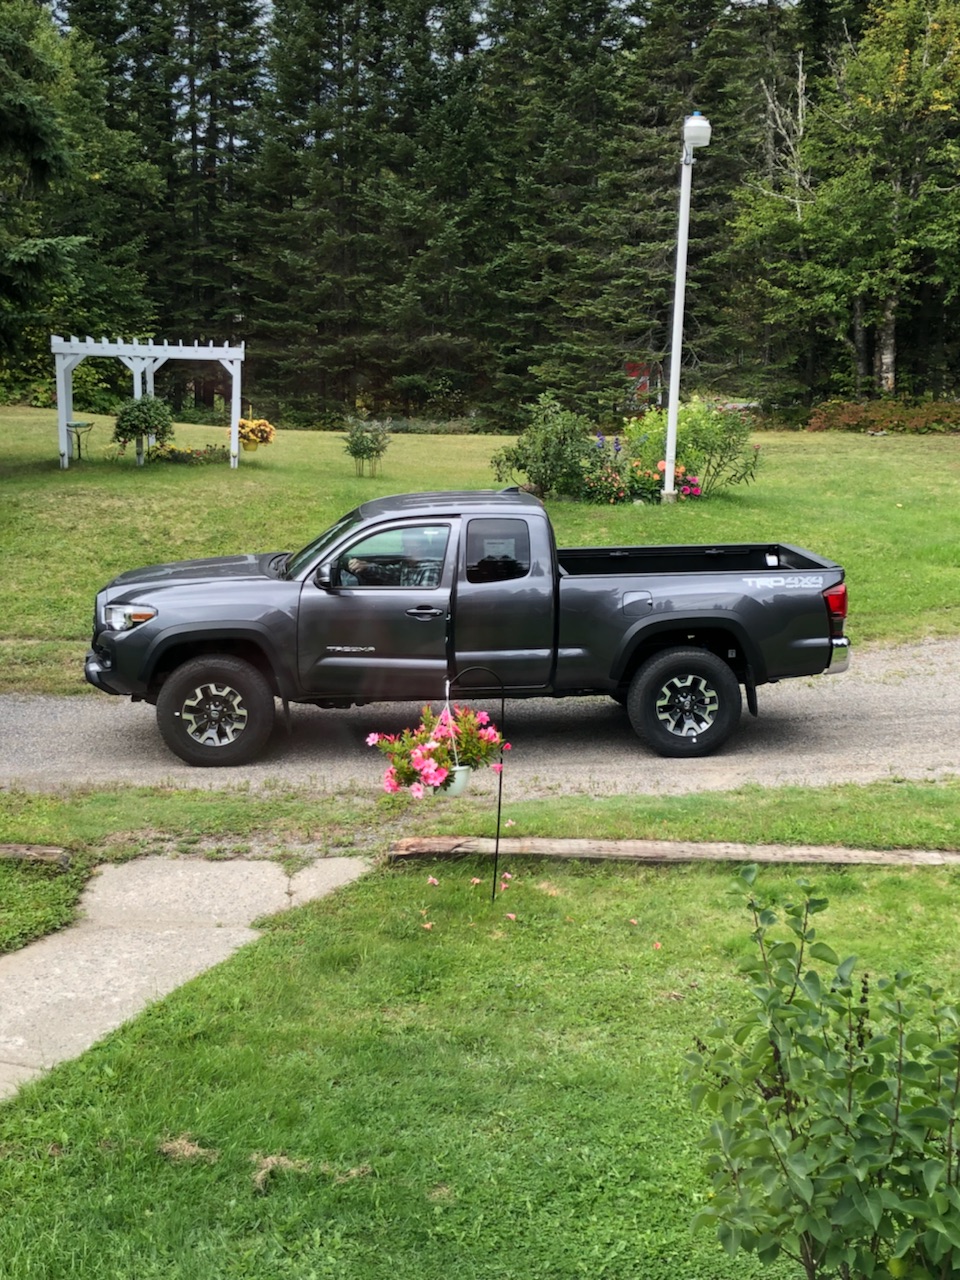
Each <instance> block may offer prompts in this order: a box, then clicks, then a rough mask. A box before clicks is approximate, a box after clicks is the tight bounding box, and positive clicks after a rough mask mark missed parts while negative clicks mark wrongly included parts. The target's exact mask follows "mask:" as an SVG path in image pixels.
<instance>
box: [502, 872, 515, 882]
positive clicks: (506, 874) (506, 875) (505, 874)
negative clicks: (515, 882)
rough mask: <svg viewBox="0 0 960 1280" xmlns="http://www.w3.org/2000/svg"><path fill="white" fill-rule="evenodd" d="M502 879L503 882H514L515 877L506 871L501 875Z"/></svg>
mask: <svg viewBox="0 0 960 1280" xmlns="http://www.w3.org/2000/svg"><path fill="white" fill-rule="evenodd" d="M500 879H501V880H512V879H513V876H512V875H511V874H510V872H509V871H504V872H503V873H502V874H501V876H500Z"/></svg>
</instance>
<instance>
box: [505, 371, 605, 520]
mask: <svg viewBox="0 0 960 1280" xmlns="http://www.w3.org/2000/svg"><path fill="white" fill-rule="evenodd" d="M528 413H529V415H530V422H529V425H528V426H527V427H526V429H525V430H524V431H523V433H522V434H521V435H520V438H519V439H518V440H517V442H516V444H513V445H505V446H504V447H503V448H502V449H498V450H497V452H496V453H495V454H494V455H493V457H492V458H491V459H490V465H491V467H492V468H493V473H494V475H495V476H496V478H497V480H498V481H499V482H500V483H501V484H510V483H514V484H516V483H518V482H519V481H520V478H521V477H526V480H527V483H528V484H529V486H530V488H531V489H532V490H533V491H534V492H535V493H537V494H539V495H540V497H547V496H548V495H549V494H558V495H561V496H565V497H570V498H578V497H581V496H582V494H583V488H584V470H585V468H586V467H587V466H588V465H589V462H590V461H591V456H590V455H591V450H593V449H595V448H596V444H595V440H594V435H593V432H594V426H593V423H592V422H591V421H590V419H589V418H585V417H584V416H583V415H582V414H579V413H572V412H571V411H570V410H569V409H564V408H563V406H562V405H561V404H560V402H559V401H558V400H555V399H554V398H553V397H552V396H550V395H542V396H541V397H540V398H539V400H538V401H537V402H536V404H535V405H533V406H531V407H530V408H529V409H528Z"/></svg>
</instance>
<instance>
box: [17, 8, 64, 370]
mask: <svg viewBox="0 0 960 1280" xmlns="http://www.w3.org/2000/svg"><path fill="white" fill-rule="evenodd" d="M61 71H62V63H61V49H60V41H59V37H58V35H57V33H56V30H55V28H54V26H53V23H52V21H51V20H50V18H49V16H48V15H47V13H46V11H45V10H43V9H42V8H40V7H38V6H37V5H35V4H33V3H31V2H30V0H0V209H2V217H0V352H3V353H6V354H7V355H9V354H10V353H14V352H16V351H17V349H18V348H20V347H22V343H23V337H24V333H25V329H26V327H27V326H29V324H30V322H31V320H32V318H33V315H34V313H35V309H36V307H37V305H38V303H39V302H40V301H41V300H42V298H43V297H44V295H45V293H46V292H47V291H48V290H49V289H51V288H52V287H54V286H55V285H56V284H57V283H58V282H61V281H64V280H66V279H67V278H68V277H69V275H70V273H71V271H72V269H73V255H74V253H75V251H76V249H77V247H78V246H77V242H76V240H74V239H72V238H71V237H69V236H57V235H50V234H46V233H45V231H44V227H43V220H42V196H43V192H44V190H45V189H46V188H48V187H49V185H50V183H51V182H53V181H55V180H56V179H58V178H60V177H63V176H64V175H66V174H67V173H68V172H69V171H70V160H69V148H68V146H67V135H66V130H65V128H64V124H63V121H62V119H61V117H60V116H59V114H58V112H57V109H56V103H55V93H56V86H57V82H58V79H59V77H60V75H61Z"/></svg>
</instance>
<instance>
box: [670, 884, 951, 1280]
mask: <svg viewBox="0 0 960 1280" xmlns="http://www.w3.org/2000/svg"><path fill="white" fill-rule="evenodd" d="M756 874H757V869H756V867H755V866H751V867H744V868H743V869H742V871H741V872H740V876H739V885H740V887H741V889H742V890H744V891H745V892H746V895H747V899H746V901H747V908H748V911H749V913H750V918H751V921H752V924H753V932H752V934H751V937H752V941H753V943H754V950H753V952H752V953H751V954H750V955H749V956H748V957H747V959H746V960H744V961H743V962H742V964H741V968H742V969H743V971H744V973H745V975H746V977H747V980H748V982H749V984H750V993H751V996H752V1000H753V1007H752V1011H751V1012H750V1013H749V1014H748V1015H747V1016H746V1017H745V1018H743V1019H741V1020H739V1021H738V1022H736V1023H735V1024H733V1025H730V1024H728V1023H727V1022H726V1021H724V1020H723V1019H720V1020H718V1021H717V1022H716V1023H715V1025H714V1027H713V1029H712V1031H710V1032H709V1033H708V1035H707V1039H708V1040H709V1042H710V1043H709V1047H708V1045H707V1044H705V1043H703V1042H698V1043H697V1047H696V1051H694V1052H691V1053H689V1054H688V1055H687V1061H688V1064H689V1066H688V1077H689V1078H690V1079H692V1080H693V1081H694V1085H693V1091H692V1101H693V1103H694V1106H696V1107H699V1108H702V1109H703V1110H705V1111H706V1112H708V1113H709V1115H710V1116H711V1123H710V1130H709V1134H708V1136H707V1137H706V1138H705V1139H704V1141H703V1146H704V1148H705V1149H706V1151H707V1152H708V1160H707V1169H708V1172H709V1173H710V1174H711V1177H712V1190H711V1192H710V1195H709V1197H708V1200H707V1203H706V1205H705V1207H704V1208H703V1209H701V1211H700V1212H699V1213H698V1214H697V1216H696V1218H695V1219H694V1225H695V1226H698V1225H699V1226H703V1225H709V1226H711V1227H713V1228H714V1229H715V1231H716V1234H717V1237H718V1239H719V1240H720V1242H721V1244H722V1245H723V1246H724V1248H725V1249H726V1251H727V1252H728V1253H729V1254H731V1255H735V1254H736V1253H737V1252H738V1250H741V1249H742V1250H746V1251H748V1252H753V1253H756V1254H757V1256H758V1257H759V1259H760V1260H761V1261H762V1262H773V1261H774V1259H775V1258H777V1257H778V1256H779V1255H781V1254H783V1255H785V1256H787V1257H789V1258H792V1259H793V1260H794V1261H795V1262H796V1263H797V1264H798V1265H799V1266H800V1268H801V1269H802V1271H803V1274H804V1275H805V1276H806V1278H807V1280H827V1278H828V1277H838V1278H839V1280H866V1278H867V1277H871V1278H872V1280H891V1278H892V1280H897V1278H898V1277H909V1280H947V1278H948V1277H954V1276H957V1275H960V1150H958V1147H960V1128H958V1118H960V1014H958V1009H957V1002H956V1000H955V999H953V998H948V997H945V996H944V994H943V993H942V992H941V991H939V990H937V989H936V988H934V987H932V986H930V985H928V984H927V983H918V982H915V981H914V980H913V979H912V978H911V977H910V975H909V974H907V973H897V974H896V975H895V976H894V977H880V978H874V977H872V976H870V975H867V974H864V975H863V976H862V978H860V980H859V981H857V982H855V981H854V977H853V972H854V966H855V963H856V957H854V956H850V957H848V958H847V959H844V960H843V961H840V960H839V958H838V956H837V955H836V953H835V952H834V951H833V950H832V948H830V947H829V946H827V945H826V944H825V943H824V942H821V941H820V940H819V939H818V938H817V933H816V930H815V929H814V928H813V927H812V926H811V919H812V917H813V916H815V915H818V914H819V913H821V912H822V911H824V910H825V909H826V907H827V905H828V904H827V900H826V899H825V898H816V897H813V896H812V894H811V893H810V886H809V885H808V884H807V883H806V882H805V881H800V882H799V884H800V888H801V890H802V893H803V897H802V899H801V900H800V901H798V902H795V903H786V904H785V905H784V906H783V908H782V916H783V923H784V924H785V925H786V936H783V935H782V933H778V931H777V925H778V923H779V922H780V917H779V916H778V913H777V912H776V911H775V910H774V909H773V908H772V906H771V905H770V904H769V903H766V902H763V901H762V900H761V899H760V898H758V897H757V896H756V894H755V893H754V889H753V886H754V882H755V879H756ZM814 962H820V964H821V965H826V966H827V969H826V971H824V970H822V969H819V968H818V967H817V966H816V964H815V963H814Z"/></svg>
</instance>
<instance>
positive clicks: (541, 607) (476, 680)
mask: <svg viewBox="0 0 960 1280" xmlns="http://www.w3.org/2000/svg"><path fill="white" fill-rule="evenodd" d="M462 541H463V550H462V553H461V557H460V558H461V566H460V573H459V575H458V580H457V587H456V597H455V600H454V609H453V614H454V616H453V647H454V672H462V671H466V670H467V669H468V668H470V667H486V668H488V669H489V671H493V672H495V673H496V675H497V676H499V678H500V680H502V681H503V683H504V685H505V687H506V688H508V689H542V688H545V687H546V686H548V685H549V683H550V680H551V677H552V672H553V654H554V634H553V631H554V578H553V564H554V557H553V547H552V540H551V539H550V536H549V532H548V525H547V523H546V520H533V521H528V520H524V519H518V518H516V517H504V516H495V517H491V516H482V517H476V518H474V519H468V520H466V521H465V529H464V532H463V535H462ZM456 688H457V689H458V690H464V689H471V688H473V689H476V688H487V689H494V690H496V689H499V684H498V683H497V681H496V680H494V679H491V677H490V676H489V675H488V674H486V673H484V672H481V671H477V672H471V673H470V674H468V675H466V676H464V678H463V679H462V680H458V682H457V684H456Z"/></svg>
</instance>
